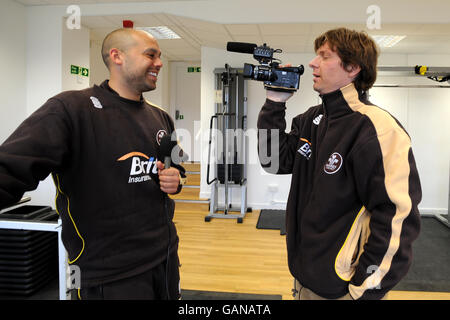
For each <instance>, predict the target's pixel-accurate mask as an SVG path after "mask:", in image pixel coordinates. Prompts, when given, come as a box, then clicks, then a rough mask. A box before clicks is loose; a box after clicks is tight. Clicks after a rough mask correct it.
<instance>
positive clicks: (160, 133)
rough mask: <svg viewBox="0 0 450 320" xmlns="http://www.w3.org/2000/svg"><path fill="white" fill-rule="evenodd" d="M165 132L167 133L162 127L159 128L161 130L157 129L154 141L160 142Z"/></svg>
mask: <svg viewBox="0 0 450 320" xmlns="http://www.w3.org/2000/svg"><path fill="white" fill-rule="evenodd" d="M166 134H167V131H166V130H164V129H161V130H159V131H158V132H157V133H156V142H157V143H158V145H160V144H161V139H162V137H164V136H165V135H166Z"/></svg>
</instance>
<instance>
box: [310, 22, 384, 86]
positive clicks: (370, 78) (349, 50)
mask: <svg viewBox="0 0 450 320" xmlns="http://www.w3.org/2000/svg"><path fill="white" fill-rule="evenodd" d="M326 42H327V43H328V45H329V47H330V48H331V49H332V50H333V51H334V52H336V53H337V54H338V56H339V58H341V60H342V66H343V68H344V69H347V68H348V66H351V65H357V66H359V67H360V68H361V71H360V72H359V74H358V75H357V77H356V78H355V80H354V84H355V88H356V89H357V90H358V91H367V90H369V89H370V88H371V87H372V86H373V84H374V83H375V80H376V79H377V62H378V56H379V50H378V47H377V45H376V43H375V41H374V40H373V39H372V38H371V37H369V35H368V34H367V33H366V32H364V31H362V32H358V31H354V30H349V29H347V28H338V29H333V30H329V31H327V32H325V33H324V34H322V35H320V36H319V37H317V38H316V40H315V41H314V50H315V51H317V50H318V49H319V48H320V47H321V46H323V45H324V44H325V43H326Z"/></svg>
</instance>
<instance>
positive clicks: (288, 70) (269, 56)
mask: <svg viewBox="0 0 450 320" xmlns="http://www.w3.org/2000/svg"><path fill="white" fill-rule="evenodd" d="M227 51H231V52H239V53H250V54H253V58H255V59H256V60H258V62H259V63H260V65H259V66H255V65H252V64H249V63H245V64H244V78H249V79H253V80H257V81H264V88H266V89H268V90H274V91H283V92H294V91H297V90H298V88H299V85H300V76H301V75H302V74H303V72H304V68H303V66H302V65H299V66H298V67H285V68H280V67H279V65H280V63H281V60H279V59H275V58H273V53H274V52H275V53H281V52H282V50H281V49H276V50H274V49H272V48H270V47H268V46H267V45H266V44H265V43H264V45H262V46H259V47H258V46H257V45H256V44H254V43H246V42H228V43H227Z"/></svg>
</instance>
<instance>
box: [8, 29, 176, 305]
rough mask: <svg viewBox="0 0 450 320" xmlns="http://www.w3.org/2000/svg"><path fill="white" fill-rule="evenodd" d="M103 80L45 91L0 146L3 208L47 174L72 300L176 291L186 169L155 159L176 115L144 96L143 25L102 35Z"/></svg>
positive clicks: (149, 85) (149, 53) (156, 56)
mask: <svg viewBox="0 0 450 320" xmlns="http://www.w3.org/2000/svg"><path fill="white" fill-rule="evenodd" d="M102 55H103V58H104V60H105V63H106V65H107V67H108V69H109V71H110V79H109V81H108V80H105V81H104V82H103V83H102V84H101V85H99V86H97V85H95V86H94V87H92V88H88V89H84V90H79V91H66V92H63V93H60V94H58V95H56V96H54V97H52V98H50V99H49V100H48V101H47V102H46V103H45V104H44V105H43V106H42V107H41V108H39V109H38V110H37V111H36V112H34V113H33V114H32V115H31V116H30V117H29V118H28V119H26V120H25V121H24V122H23V123H22V124H21V125H20V126H19V128H18V129H17V130H16V131H15V132H14V133H13V134H12V135H11V136H10V137H9V138H8V139H7V140H6V141H5V142H4V143H3V145H1V146H0V209H1V208H3V207H6V206H8V205H11V204H13V203H15V202H17V201H18V200H19V199H20V198H21V197H22V195H23V193H24V192H25V191H28V190H33V189H35V188H36V187H37V185H38V183H39V181H40V180H43V179H45V178H46V177H47V176H48V175H49V174H50V173H51V174H52V177H53V180H54V182H55V186H56V190H57V195H56V201H55V203H56V210H57V212H58V213H59V214H60V216H61V219H62V230H63V231H62V238H63V242H64V246H65V248H66V250H67V252H68V259H69V264H73V265H77V266H78V267H79V268H80V272H81V288H80V289H78V290H76V291H75V292H74V293H75V294H76V296H77V298H79V299H178V298H179V294H180V293H179V270H178V267H179V261H178V253H177V252H178V237H177V232H176V229H175V225H174V223H173V222H172V218H173V213H174V202H173V200H171V199H170V198H168V196H167V194H172V193H177V192H179V191H180V190H181V185H180V180H181V179H182V177H183V176H184V169H183V167H181V166H179V165H174V166H172V167H170V168H164V164H163V163H162V162H161V161H159V159H157V155H158V150H159V144H160V142H161V138H162V137H163V136H164V135H172V133H173V132H174V130H175V128H174V124H173V120H172V119H171V118H170V116H169V115H168V114H167V113H166V112H165V111H163V110H162V109H160V108H159V107H157V106H155V105H152V104H150V103H149V102H147V101H146V100H145V99H144V98H143V97H142V92H145V91H150V90H154V89H155V88H156V81H157V77H158V73H159V71H160V69H161V67H162V62H161V51H160V48H159V45H158V43H157V41H156V40H155V39H154V38H153V37H152V36H150V35H149V34H147V33H145V32H143V31H136V30H133V29H119V30H116V31H113V32H112V33H110V34H109V35H107V36H106V38H105V40H104V44H103V49H102Z"/></svg>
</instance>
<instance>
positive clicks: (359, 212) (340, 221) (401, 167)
mask: <svg viewBox="0 0 450 320" xmlns="http://www.w3.org/2000/svg"><path fill="white" fill-rule="evenodd" d="M321 98H322V104H320V105H318V106H315V107H311V108H310V109H309V110H307V111H306V112H305V113H303V114H301V115H298V116H297V117H295V118H294V119H293V121H292V127H291V131H290V132H289V133H286V132H285V129H286V121H285V109H286V107H285V103H277V102H273V101H271V100H268V99H267V100H266V102H265V104H264V106H263V107H262V109H261V112H260V114H259V118H258V129H259V139H260V141H259V153H260V160H261V164H262V165H263V167H266V168H267V171H269V172H272V173H277V174H292V182H291V188H290V192H289V198H288V202H287V208H286V228H287V239H286V241H287V251H288V264H289V269H290V272H291V273H292V275H293V276H294V277H295V278H296V279H297V280H298V281H299V282H300V283H301V284H302V285H303V286H305V287H307V288H309V289H311V290H312V291H314V292H315V293H316V294H318V295H320V296H323V297H325V298H329V299H334V298H338V297H341V296H344V295H346V294H347V293H350V295H351V296H352V297H353V298H354V299H380V298H382V297H383V296H384V295H385V294H386V293H387V292H388V291H389V290H390V289H392V288H393V287H394V286H395V285H396V284H397V283H398V282H399V281H400V279H402V277H403V276H405V274H406V273H407V271H408V269H409V266H410V264H411V260H412V249H411V244H412V242H413V241H414V240H415V239H416V238H417V236H418V233H419V229H420V217H419V212H418V208H417V205H418V203H419V202H420V200H421V187H420V181H419V176H418V172H417V168H416V164H415V160H414V156H413V153H412V150H411V141H410V138H409V136H408V134H407V133H406V131H405V130H404V129H403V128H402V126H401V125H400V124H399V123H398V122H397V120H396V119H394V117H392V116H391V115H390V114H389V113H387V112H386V111H384V110H382V109H380V108H378V107H377V106H374V105H372V104H371V103H370V102H369V101H368V100H367V99H366V96H365V94H363V93H359V92H357V90H356V89H355V87H354V85H353V84H349V85H348V86H346V87H343V88H341V89H340V90H337V91H335V92H332V93H329V94H325V95H323V96H322V97H321ZM261 129H272V130H267V131H268V132H267V133H265V130H263V131H264V134H262V132H263V131H261ZM271 132H272V133H276V134H274V135H271V134H270V133H271ZM277 134H278V135H279V139H271V137H276V136H277ZM270 148H272V149H270ZM271 150H272V151H271ZM277 153H278V154H277ZM268 159H269V160H270V159H271V161H269V160H268ZM263 160H264V161H263ZM274 163H275V164H276V165H274Z"/></svg>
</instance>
